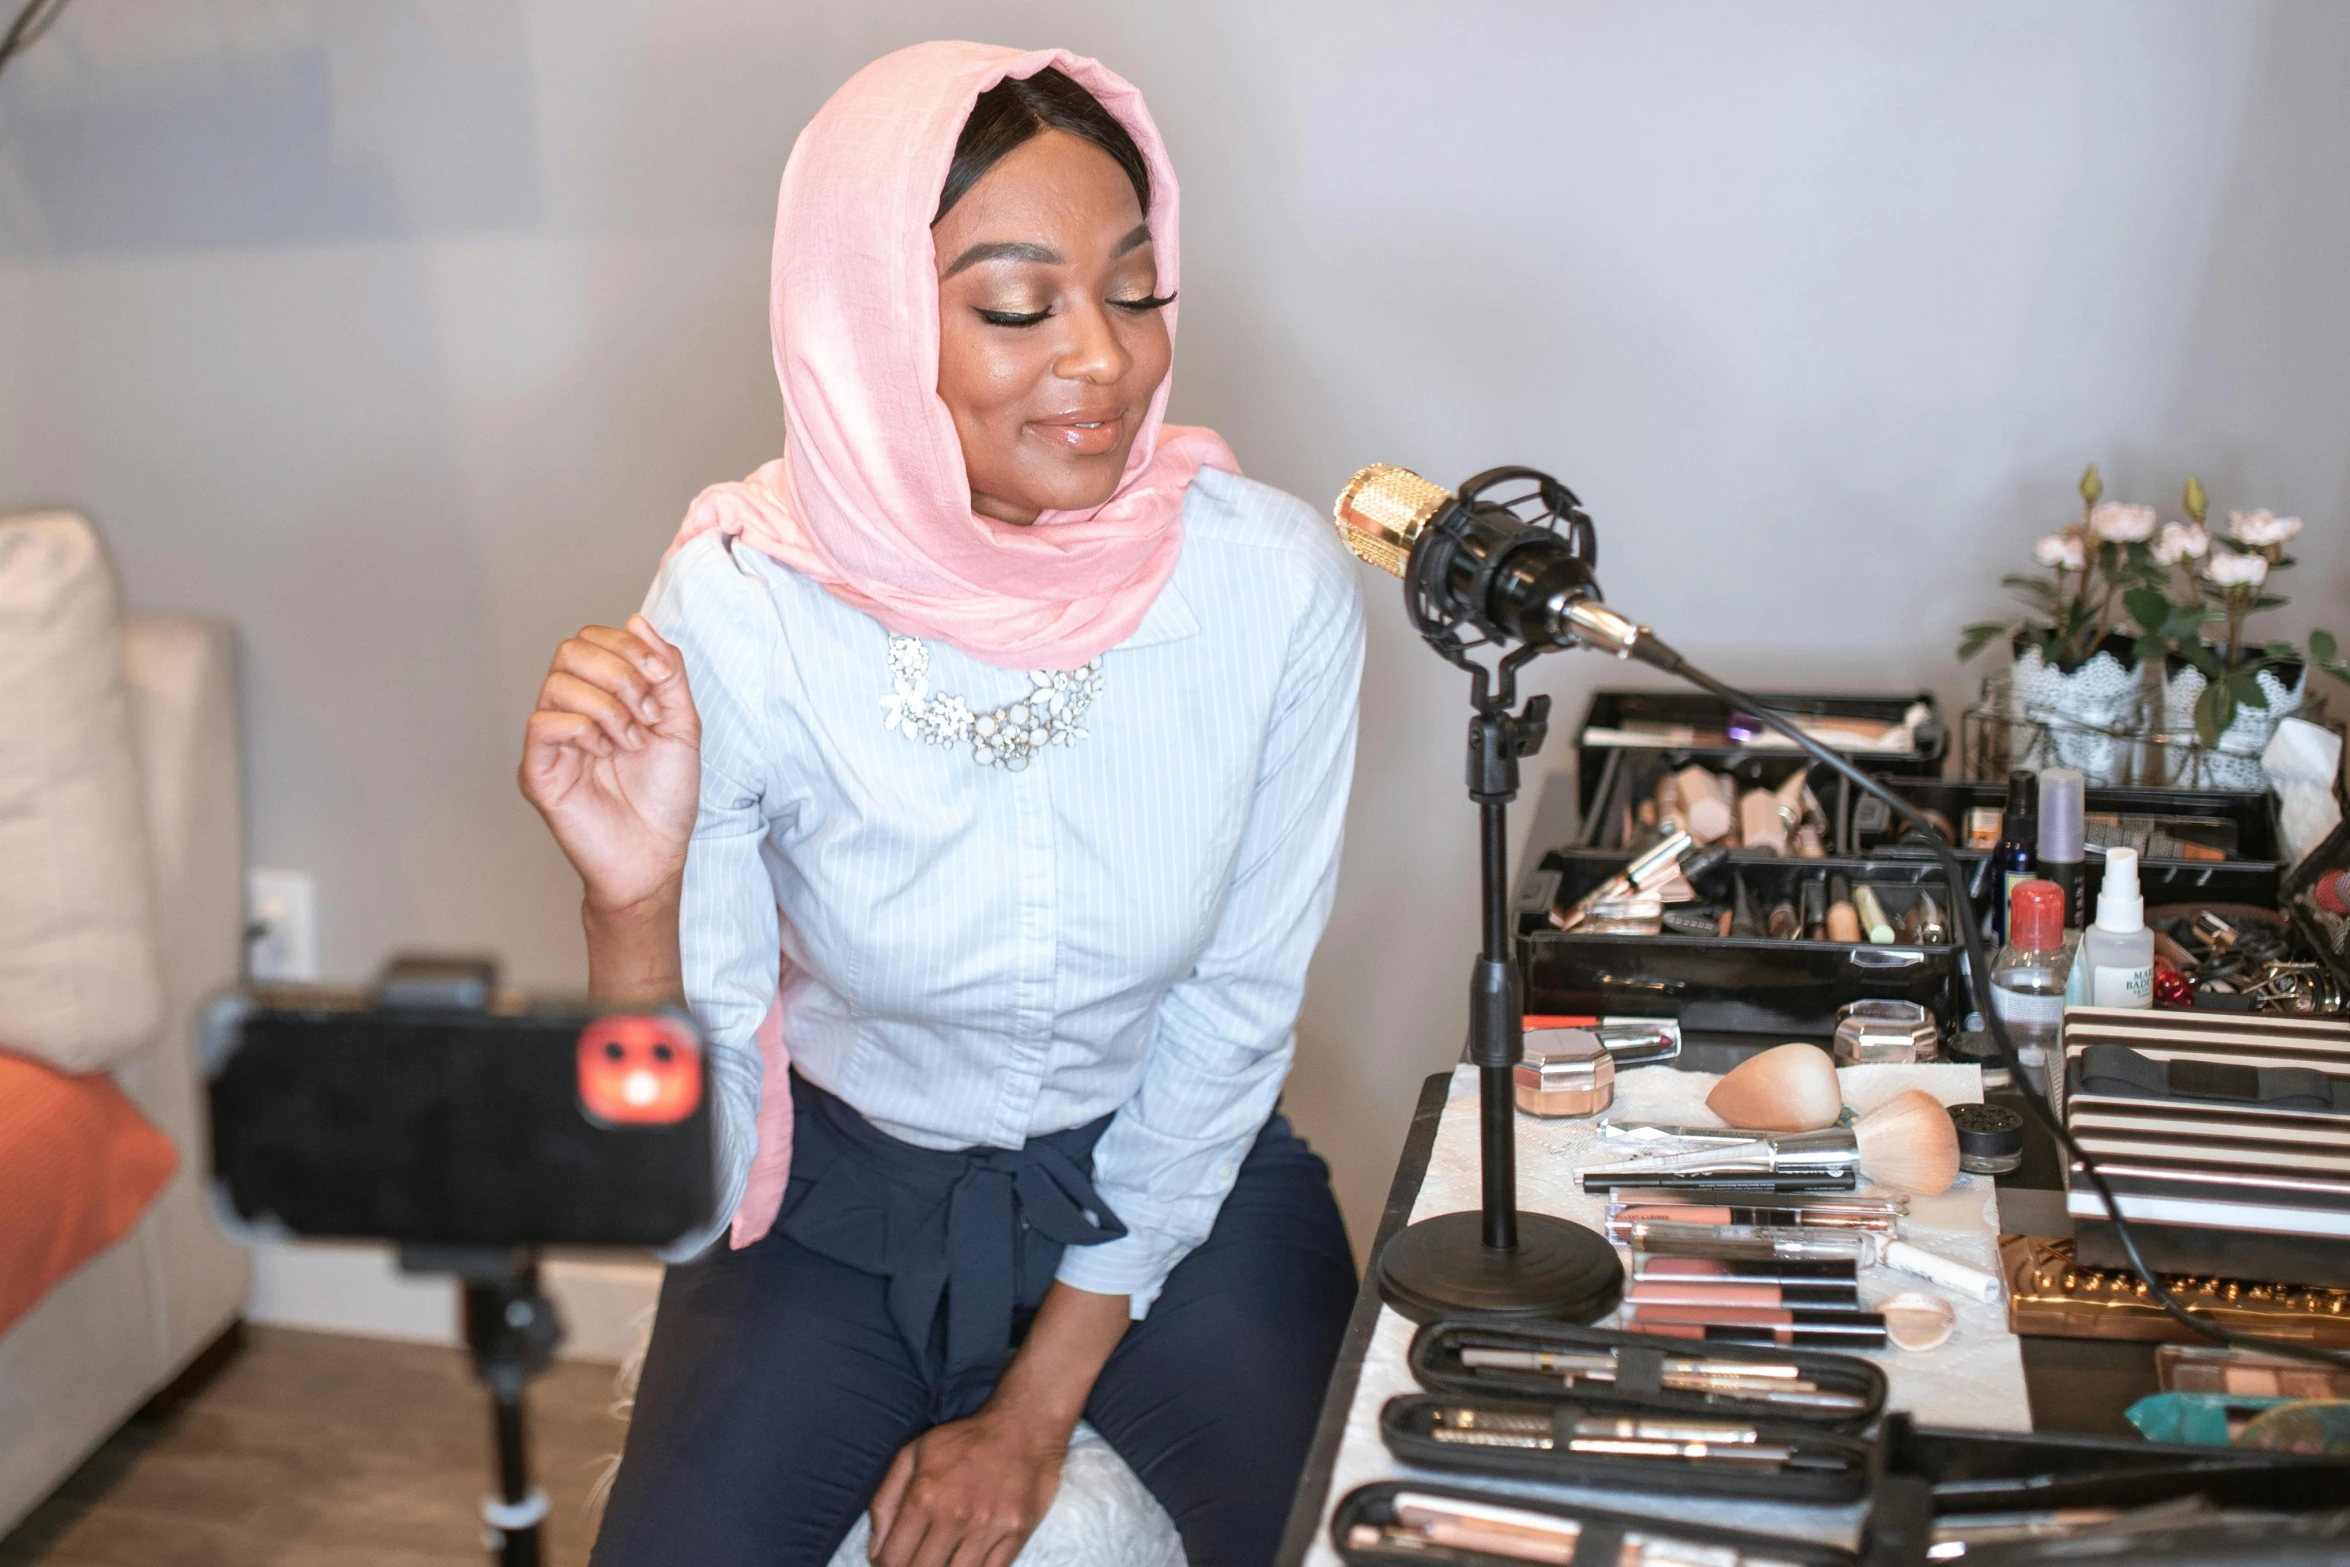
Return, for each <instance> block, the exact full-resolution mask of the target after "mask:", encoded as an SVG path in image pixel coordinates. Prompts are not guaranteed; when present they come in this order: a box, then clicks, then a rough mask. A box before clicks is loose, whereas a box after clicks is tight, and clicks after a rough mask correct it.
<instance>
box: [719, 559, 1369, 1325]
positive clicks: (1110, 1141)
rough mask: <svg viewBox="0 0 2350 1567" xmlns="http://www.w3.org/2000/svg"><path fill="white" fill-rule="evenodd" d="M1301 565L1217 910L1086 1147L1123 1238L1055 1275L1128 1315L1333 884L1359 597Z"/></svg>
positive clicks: (1243, 1118)
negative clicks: (1110, 1112)
mask: <svg viewBox="0 0 2350 1567" xmlns="http://www.w3.org/2000/svg"><path fill="white" fill-rule="evenodd" d="M1318 531H1319V530H1317V532H1318ZM1301 556H1302V558H1303V560H1304V561H1305V563H1306V564H1305V568H1304V570H1303V571H1302V572H1301V573H1300V575H1301V576H1302V577H1303V579H1304V583H1305V602H1304V607H1303V609H1302V611H1301V612H1300V614H1299V615H1298V617H1297V619H1296V621H1295V622H1294V629H1293V631H1292V633H1291V637H1290V642H1289V652H1288V662H1287V667H1286V669H1285V672H1284V674H1283V678H1282V684H1281V689H1280V693H1279V696H1278V698H1277V701H1276V704H1275V708H1274V712H1273V716H1272V722H1271V723H1270V725H1269V726H1268V728H1267V731H1266V744H1265V749H1264V753H1263V762H1262V765H1261V771H1260V773H1259V776H1258V779H1257V785H1256V791H1255V794H1254V797H1253V799H1252V800H1251V801H1250V802H1249V805H1248V812H1249V815H1248V823H1247V826H1246V828H1245V829H1244V830H1243V833H1242V836H1241V841H1240V845H1239V849H1238V852H1237V854H1236V856H1235V858H1234V862H1233V873H1232V880H1231V884H1230V888H1229V891H1228V893H1227V895H1226V898H1225V901H1224V905H1223V910H1222V913H1221V915H1220V916H1219V918H1218V920H1217V923H1216V925H1215V929H1214V933H1213V934H1212V935H1211V936H1210V938H1209V940H1208V943H1207V945H1206V947H1205V948H1204V949H1203V950H1202V952H1201V954H1200V957H1199V959H1198V962H1197V964H1196V966H1195V967H1194V968H1193V970H1192V972H1191V973H1190V974H1189V975H1187V976H1186V977H1185V978H1183V979H1182V980H1180V981H1178V982H1177V983H1176V984H1175V985H1174V986H1173V987H1172V988H1170V989H1169V990H1168V991H1167V993H1166V995H1165V996H1164V997H1163V998H1162V999H1161V1001H1160V1004H1159V1009H1158V1017H1157V1029H1156V1033H1155V1035H1154V1036H1153V1038H1152V1042H1151V1044H1150V1046H1149V1049H1148V1051H1147V1053H1146V1055H1145V1058H1144V1061H1143V1066H1142V1074H1141V1081H1140V1084H1139V1086H1138V1087H1137V1088H1136V1090H1135V1092H1134V1094H1133V1096H1132V1097H1131V1098H1129V1099H1128V1100H1127V1102H1126V1103H1125V1104H1124V1105H1122V1106H1121V1107H1120V1108H1119V1109H1118V1111H1117V1114H1116V1116H1115V1118H1114V1119H1113V1120H1112V1121H1111V1123H1110V1126H1109V1129H1108V1130H1107V1131H1106V1132H1105V1133H1103V1135H1102V1139H1101V1142H1100V1143H1099V1144H1098V1145H1097V1146H1096V1148H1095V1150H1094V1180H1095V1185H1096V1187H1097V1188H1098V1189H1099V1190H1100V1192H1101V1194H1102V1197H1103V1199H1104V1200H1105V1201H1107V1202H1108V1203H1109V1205H1110V1206H1111V1208H1112V1209H1113V1210H1115V1211H1116V1213H1117V1215H1118V1217H1119V1218H1120V1219H1122V1220H1123V1221H1124V1222H1125V1224H1126V1227H1127V1233H1126V1234H1125V1235H1124V1236H1123V1237H1121V1238H1119V1239H1117V1240H1113V1241H1107V1242H1104V1243H1102V1244H1100V1245H1096V1246H1082V1247H1071V1248H1070V1249H1069V1250H1068V1251H1067V1252H1066V1253H1064V1254H1063V1257H1062V1260H1061V1264H1060V1268H1059V1272H1058V1275H1057V1276H1058V1277H1059V1278H1060V1279H1061V1280H1062V1281H1063V1282H1064V1283H1067V1284H1069V1285H1072V1286H1074V1287H1075V1288H1078V1289H1082V1290H1090V1291H1093V1292H1095V1293H1098V1294H1105V1295H1126V1296H1128V1297H1130V1312H1131V1315H1132V1316H1134V1317H1136V1318H1140V1317H1142V1316H1144V1315H1145V1314H1146V1313H1147V1312H1148V1310H1149V1308H1150V1305H1151V1302H1152V1301H1153V1300H1155V1299H1156V1298H1157V1296H1158V1293H1159V1291H1160V1289H1161V1287H1162V1286H1163V1285H1164V1284H1165V1283H1166V1279H1167V1275H1168V1274H1169V1273H1170V1272H1172V1271H1173V1270H1174V1268H1175V1265H1176V1264H1177V1263H1178V1262H1180V1261H1182V1260H1183V1258H1184V1256H1185V1255H1186V1254H1187V1253H1189V1252H1190V1251H1191V1250H1192V1249H1193V1248H1194V1247H1196V1246H1198V1245H1199V1244H1200V1243H1201V1242H1202V1241H1204V1240H1206V1239H1207V1236H1208V1232H1209V1230H1210V1229H1211V1228H1213V1226H1214V1224H1215V1221H1216V1214H1217V1211H1218V1210H1219V1209H1220V1208H1221V1207H1222V1206H1223V1203H1224V1199H1225V1197H1226V1195H1227V1194H1228V1193H1230V1191H1231V1190H1232V1185H1233V1181H1234V1179H1235V1178H1236V1177H1237V1176H1238V1174H1239V1172H1240V1163H1241V1160H1242V1159H1243V1158H1245V1157H1246V1156H1247V1154H1248V1151H1249V1147H1250V1145H1251V1144H1252V1143H1254V1141H1255V1140H1256V1137H1257V1134H1258V1132H1259V1131H1260V1130H1261V1129H1262V1128H1263V1126H1264V1124H1265V1122H1266V1120H1267V1119H1268V1118H1270V1116H1271V1115H1272V1113H1273V1107H1274V1104H1275V1102H1276V1101H1277V1100H1278V1099H1279V1097H1280V1094H1281V1085H1282V1083H1283V1081H1284V1080H1285V1079H1286V1078H1287V1076H1288V1073H1289V1066H1290V1061H1291V1059H1292V1057H1293V1056H1294V1054H1295V1053H1296V1047H1297V1034H1296V1023H1297V1012H1298V1006H1299V1004H1300V1002H1301V1001H1302V1000H1303V998H1304V995H1305V977H1306V966H1307V964H1308V962H1309V961H1310V960H1311V959H1312V957H1313V953H1314V947H1315V945H1316V943H1317V942H1319V941H1320V939H1321V935H1322V929H1323V926H1324V925H1325V924H1326V923H1327V922H1328V920H1329V916H1330V905H1331V899H1332V896H1333V894H1334V892H1335V890H1336V886H1337V880H1338V856H1339V847H1340V841H1341V837H1342V834H1343V828H1344V822H1345V816H1346V802H1347V792H1348V784H1349V781H1350V780H1351V778H1352V775H1353V771H1354V752H1355V731H1356V695H1357V691H1358V688H1359V686H1360V684H1361V680H1362V672H1363V609H1362V595H1361V592H1360V589H1359V587H1358V584H1357V582H1356V574H1355V573H1354V572H1353V571H1352V570H1351V569H1349V568H1350V563H1349V561H1348V558H1347V557H1346V556H1345V554H1344V553H1343V552H1341V551H1340V550H1339V549H1338V548H1337V547H1336V545H1335V543H1332V542H1329V541H1327V540H1325V539H1321V538H1313V537H1309V538H1308V539H1307V540H1303V541H1301ZM753 1022H756V1019H753Z"/></svg>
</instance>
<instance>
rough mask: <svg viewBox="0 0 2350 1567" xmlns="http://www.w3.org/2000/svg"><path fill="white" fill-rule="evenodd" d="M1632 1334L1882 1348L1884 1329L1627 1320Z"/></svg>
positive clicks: (1718, 1341)
mask: <svg viewBox="0 0 2350 1567" xmlns="http://www.w3.org/2000/svg"><path fill="white" fill-rule="evenodd" d="M1626 1327H1627V1328H1629V1330H1630V1331H1632V1332H1634V1333H1646V1334H1649V1335H1651V1336H1652V1337H1655V1338H1670V1339H1693V1340H1697V1341H1700V1342H1703V1343H1708V1344H1762V1345H1768V1346H1770V1347H1772V1348H1775V1349H1883V1348H1884V1347H1885V1330H1884V1329H1883V1328H1877V1329H1874V1330H1863V1329H1855V1330H1852V1331H1848V1332H1843V1333H1837V1332H1831V1331H1829V1330H1827V1329H1825V1328H1812V1327H1801V1328H1780V1327H1730V1326H1726V1325H1723V1324H1720V1323H1715V1324H1711V1325H1706V1324H1700V1323H1695V1322H1640V1323H1627V1324H1626Z"/></svg>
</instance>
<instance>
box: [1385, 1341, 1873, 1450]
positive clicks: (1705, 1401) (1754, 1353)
mask: <svg viewBox="0 0 2350 1567" xmlns="http://www.w3.org/2000/svg"><path fill="white" fill-rule="evenodd" d="M1472 1345H1474V1346H1476V1347H1477V1348H1480V1349H1505V1350H1531V1351H1535V1352H1537V1353H1542V1352H1547V1353H1550V1354H1554V1355H1557V1354H1608V1353H1613V1354H1614V1355H1615V1356H1616V1361H1617V1380H1616V1381H1615V1382H1613V1383H1590V1382H1579V1383H1577V1384H1576V1385H1575V1386H1574V1387H1572V1388H1569V1387H1568V1386H1567V1385H1566V1382H1565V1379H1564V1377H1563V1376H1562V1375H1561V1374H1560V1373H1558V1372H1555V1371H1504V1370H1499V1369H1495V1368H1490V1367H1482V1368H1479V1369H1477V1370H1471V1369H1469V1368H1468V1367H1467V1366H1464V1365H1462V1364H1461V1351H1462V1350H1463V1349H1465V1348H1468V1347H1470V1346H1472ZM1668 1360H1720V1361H1740V1362H1744V1363H1747V1364H1750V1365H1772V1366H1789V1365H1792V1366H1799V1367H1801V1368H1802V1371H1803V1379H1804V1380H1806V1381H1809V1382H1813V1383H1816V1384H1817V1385H1818V1387H1819V1390H1820V1391H1821V1392H1823V1393H1843V1394H1848V1395H1850V1396H1851V1397H1853V1398H1857V1399H1859V1400H1861V1402H1862V1407H1861V1408H1860V1409H1858V1410H1855V1411H1852V1412H1850V1413H1839V1412H1834V1411H1820V1410H1804V1409H1790V1408H1787V1407H1784V1406H1782V1405H1778V1404H1766V1403H1764V1402H1762V1401H1761V1400H1760V1399H1752V1398H1741V1397H1739V1396H1738V1395H1737V1394H1735V1393H1699V1392H1693V1391H1690V1390H1687V1389H1683V1388H1668V1387H1665V1386H1663V1385H1661V1382H1660V1378H1661V1377H1662V1375H1663V1372H1664V1364H1665V1362H1666V1361H1668ZM1407 1362H1408V1364H1409V1365H1410V1366H1411V1371H1412V1377H1413V1379H1414V1380H1416V1381H1417V1382H1418V1383H1419V1384H1420V1386H1422V1387H1424V1388H1426V1389H1427V1390H1428V1391H1429V1392H1431V1393H1442V1394H1445V1395H1448V1396H1450V1397H1453V1398H1456V1399H1460V1398H1472V1399H1474V1398H1506V1399H1532V1400H1537V1401H1544V1402H1558V1403H1571V1404H1578V1405H1581V1406H1584V1407H1585V1408H1588V1409H1591V1410H1593V1411H1595V1412H1608V1413H1622V1414H1651V1415H1660V1416H1661V1415H1690V1416H1694V1417H1700V1418H1704V1419H1709V1420H1758V1421H1765V1422H1768V1423H1770V1424H1773V1425H1806V1426H1812V1427H1816V1428H1818V1429H1821V1430H1828V1431H1858V1430H1860V1429H1861V1428H1862V1427H1864V1426H1866V1425H1867V1424H1868V1423H1869V1422H1870V1421H1872V1420H1874V1419H1876V1418H1877V1416H1878V1415H1879V1414H1881V1413H1883V1412H1884V1408H1885V1386H1886V1384H1885V1373H1884V1372H1883V1371H1882V1370H1880V1369H1878V1367H1877V1366H1876V1365H1875V1364H1874V1363H1873V1362H1870V1361H1866V1360H1862V1359H1859V1358H1858V1357H1856V1356H1852V1355H1838V1354H1832V1353H1829V1352H1827V1351H1823V1350H1817V1349H1781V1348H1777V1347H1776V1346H1773V1345H1767V1344H1713V1343H1701V1342H1697V1341H1693V1340H1687V1339H1666V1338H1659V1337H1657V1336H1655V1335H1654V1334H1648V1333H1618V1332H1615V1331H1614V1330H1612V1329H1609V1328H1580V1327H1571V1326H1569V1325H1568V1324H1566V1323H1563V1322H1513V1323H1506V1324H1504V1323H1493V1322H1480V1321H1476V1320H1474V1319H1466V1318H1459V1317H1451V1318H1443V1319H1440V1320H1438V1321H1435V1322H1431V1323H1429V1324H1428V1325H1427V1326H1426V1327H1424V1328H1422V1329H1420V1331H1419V1332H1417V1333H1415V1334H1413V1335H1412V1347H1411V1350H1410V1353H1409V1355H1408V1357H1407Z"/></svg>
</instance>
